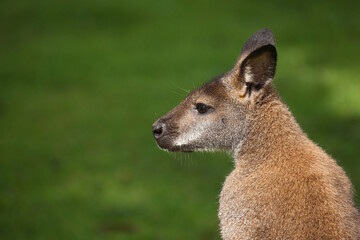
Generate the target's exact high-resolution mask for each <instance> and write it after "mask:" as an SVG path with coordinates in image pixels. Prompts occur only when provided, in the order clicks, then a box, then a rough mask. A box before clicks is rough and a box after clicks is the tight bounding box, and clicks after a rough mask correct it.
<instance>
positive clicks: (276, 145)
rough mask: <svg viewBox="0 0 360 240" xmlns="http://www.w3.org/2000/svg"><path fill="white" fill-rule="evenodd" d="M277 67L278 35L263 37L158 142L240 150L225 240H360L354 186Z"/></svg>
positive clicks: (192, 97) (185, 104)
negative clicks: (312, 132) (308, 127)
mask: <svg viewBox="0 0 360 240" xmlns="http://www.w3.org/2000/svg"><path fill="white" fill-rule="evenodd" d="M276 63H277V52H276V48H275V38H274V36H273V33H272V32H271V31H270V30H268V29H262V30H260V31H258V32H256V33H255V34H254V35H252V36H251V37H250V38H249V39H248V40H247V41H246V42H245V44H244V46H243V48H242V50H241V53H240V57H239V59H238V61H237V63H236V64H235V66H234V68H233V69H232V70H230V71H229V72H227V73H225V74H223V75H222V76H220V77H218V78H215V79H214V80H212V81H210V82H208V83H206V84H205V85H204V86H202V87H200V88H199V89H197V90H195V91H193V92H191V93H190V94H189V95H188V96H187V97H186V98H185V99H184V100H183V101H182V102H181V103H180V104H179V105H178V106H177V107H175V108H174V109H172V110H171V111H170V112H169V113H167V114H166V115H164V116H162V117H161V118H160V119H158V120H157V121H156V122H155V123H154V124H153V135H154V137H155V139H156V142H157V144H158V145H159V147H160V148H162V149H165V150H168V151H180V152H192V151H199V150H226V151H229V152H231V153H232V156H233V158H234V162H235V169H234V170H233V171H232V172H231V173H230V175H229V176H227V178H226V180H225V183H224V185H223V188H222V191H221V194H220V206H219V212H218V217H219V219H220V228H221V236H222V238H223V239H360V213H359V210H358V209H357V207H356V205H355V202H354V197H353V188H352V185H351V182H350V180H349V179H348V177H347V176H346V174H345V172H344V170H343V169H342V168H341V167H340V166H338V165H337V163H336V161H335V160H334V159H332V158H331V157H330V156H329V155H327V154H326V153H325V152H324V151H323V150H322V149H321V148H320V147H319V146H317V145H316V144H315V143H313V142H312V141H311V140H309V138H308V137H307V136H306V134H305V133H304V132H303V131H302V130H301V128H300V127H299V125H298V124H297V122H296V121H295V119H294V117H293V116H292V114H291V113H290V111H289V110H288V108H287V106H286V105H285V104H284V103H283V102H282V101H281V99H280V97H279V95H278V93H277V92H276V90H275V88H274V86H273V85H272V83H271V82H272V80H273V79H274V76H275V69H276Z"/></svg>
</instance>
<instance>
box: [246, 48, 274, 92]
mask: <svg viewBox="0 0 360 240" xmlns="http://www.w3.org/2000/svg"><path fill="white" fill-rule="evenodd" d="M276 59H277V54H276V48H275V47H274V46H272V45H266V46H263V47H261V48H258V49H257V50H255V51H253V52H252V53H250V54H249V55H248V56H247V57H246V58H245V59H244V61H243V62H242V64H241V65H240V76H239V78H240V79H239V80H240V81H243V82H245V84H246V85H252V86H254V87H255V88H256V89H259V88H261V87H262V86H264V85H266V84H268V83H270V82H271V81H272V80H273V79H274V76H275V70H276Z"/></svg>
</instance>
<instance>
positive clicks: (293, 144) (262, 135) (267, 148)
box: [233, 93, 310, 167]
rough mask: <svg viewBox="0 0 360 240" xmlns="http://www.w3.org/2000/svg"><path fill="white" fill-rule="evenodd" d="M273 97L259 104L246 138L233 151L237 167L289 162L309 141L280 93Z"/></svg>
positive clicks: (249, 122) (251, 117) (273, 94)
mask: <svg viewBox="0 0 360 240" xmlns="http://www.w3.org/2000/svg"><path fill="white" fill-rule="evenodd" d="M271 95H272V96H267V97H265V98H263V99H262V100H261V101H260V102H258V103H257V105H256V108H257V111H255V112H254V114H253V115H252V116H249V120H248V130H247V133H246V136H245V137H244V138H243V139H241V140H240V142H239V144H238V146H237V147H236V148H235V149H234V151H233V157H234V160H235V165H236V166H238V165H239V164H240V165H242V166H250V167H254V166H255V165H258V164H261V163H263V162H265V161H277V160H279V161H280V159H279V158H281V160H286V159H288V158H291V156H292V154H293V153H296V152H298V151H295V149H299V148H301V144H308V143H309V142H310V141H309V140H308V138H307V137H306V135H305V134H304V132H303V131H302V130H301V128H300V126H299V125H298V123H297V122H296V120H295V118H294V117H293V115H292V114H291V112H290V111H289V110H288V108H287V106H286V105H285V104H284V103H283V102H282V101H281V99H280V98H279V97H278V95H277V93H271Z"/></svg>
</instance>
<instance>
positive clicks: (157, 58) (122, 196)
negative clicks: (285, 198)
mask: <svg viewBox="0 0 360 240" xmlns="http://www.w3.org/2000/svg"><path fill="white" fill-rule="evenodd" d="M359 7H360V4H359V2H358V1H353V2H350V3H348V4H344V3H343V2H341V1H316V2H314V1H297V2H296V3H294V2H289V1H262V2H255V1H250V2H249V1H246V2H245V1H243V2H240V1H226V2H220V1H217V2H215V1H207V2H200V1H181V2H180V1H164V0H163V1H145V0H144V1H115V0H112V1H100V0H93V1H83V0H82V1H68V0H65V1H59V0H53V1H47V2H45V1H25V0H18V1H10V0H3V1H1V2H0V191H1V192H0V193H1V194H0V238H1V239H9V240H10V239H11V240H17V239H44V240H45V239H46V240H47V239H53V240H56V239H86V240H89V239H105V240H106V239H175V240H176V239H219V229H218V220H217V216H216V214H217V213H216V212H217V201H218V194H219V192H220V189H221V184H222V182H223V181H224V179H225V176H226V175H227V174H228V173H229V172H230V171H231V168H232V162H231V159H230V158H229V156H227V155H225V154H224V153H216V154H210V153H195V154H168V153H165V152H163V151H160V150H159V149H158V148H157V146H156V144H155V142H154V140H153V137H152V135H151V125H152V122H153V121H155V120H156V119H157V118H158V117H159V116H161V115H162V114H164V113H166V112H167V111H168V110H170V109H171V108H172V107H174V106H175V105H176V104H177V103H179V102H180V100H181V99H182V98H183V97H185V96H186V93H185V92H184V91H183V90H182V89H186V90H189V89H192V88H194V87H196V86H199V85H200V84H202V83H203V82H205V81H207V80H210V79H211V78H212V77H214V76H216V75H219V74H221V73H222V72H225V71H227V70H228V69H230V68H231V67H232V65H233V64H234V63H235V61H236V59H237V57H238V54H239V52H240V50H241V47H242V44H243V43H244V41H245V40H246V39H247V38H248V37H249V36H250V35H251V34H252V33H254V32H255V31H257V30H258V29H260V28H263V27H268V28H270V29H272V30H273V31H274V33H275V35H276V38H277V47H278V53H279V62H278V70H277V76H276V79H275V85H276V86H277V88H278V89H279V91H280V94H281V96H282V97H283V99H284V100H285V101H286V102H287V104H288V105H289V107H290V109H291V110H292V111H293V113H294V115H295V117H296V118H297V120H298V121H299V123H300V125H301V126H302V127H303V129H304V130H305V131H306V132H307V133H308V135H309V136H310V138H312V139H313V140H314V141H315V142H317V143H319V145H320V146H322V147H323V148H324V149H325V150H326V151H327V152H328V153H329V154H331V155H332V156H333V157H334V158H336V159H337V160H338V162H339V164H340V165H341V166H343V167H344V169H345V170H346V172H347V173H348V175H349V176H350V178H351V180H352V182H353V184H354V187H355V189H356V190H357V192H360V174H359V173H360V158H359V157H358V156H359V155H360V146H359V144H360V97H359V96H360V95H359V92H360V81H359V76H360V69H359V67H358V66H359V63H360V48H359V47H358V43H359V42H360V30H359V29H360V15H359V13H358V9H359ZM356 199H357V201H358V203H360V197H359V194H358V195H357V197H356Z"/></svg>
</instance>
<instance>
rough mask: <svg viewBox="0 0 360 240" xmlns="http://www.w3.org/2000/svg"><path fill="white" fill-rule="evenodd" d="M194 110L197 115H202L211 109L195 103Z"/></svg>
mask: <svg viewBox="0 0 360 240" xmlns="http://www.w3.org/2000/svg"><path fill="white" fill-rule="evenodd" d="M195 109H196V110H197V111H198V113H200V114H204V113H207V112H208V111H209V110H210V109H211V107H210V106H208V105H205V104H203V103H197V104H196V105H195Z"/></svg>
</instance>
